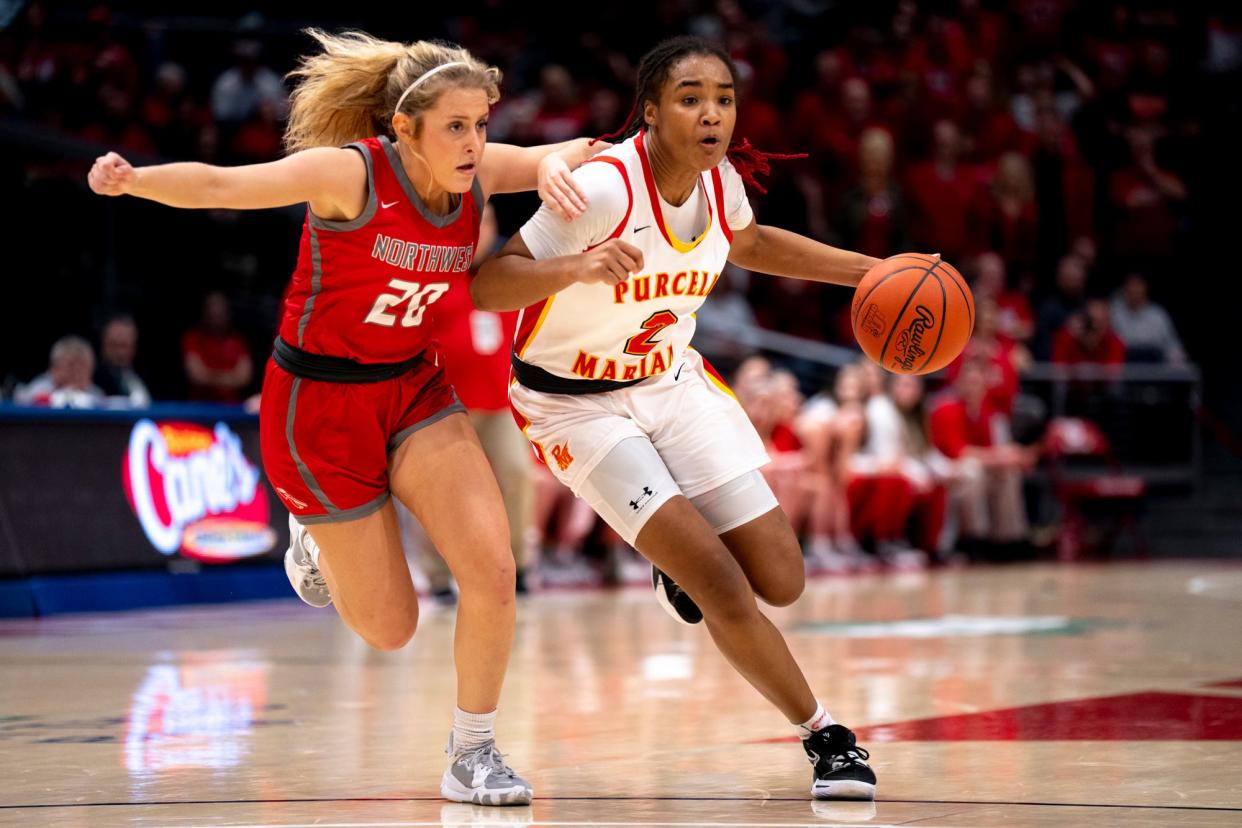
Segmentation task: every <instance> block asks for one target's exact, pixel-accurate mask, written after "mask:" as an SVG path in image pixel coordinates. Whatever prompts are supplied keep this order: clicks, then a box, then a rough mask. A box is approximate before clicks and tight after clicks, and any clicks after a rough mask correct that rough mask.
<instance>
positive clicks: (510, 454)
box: [432, 205, 535, 592]
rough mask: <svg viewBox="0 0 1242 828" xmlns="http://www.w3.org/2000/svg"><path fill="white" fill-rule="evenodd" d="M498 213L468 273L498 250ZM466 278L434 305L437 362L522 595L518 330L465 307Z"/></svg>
mask: <svg viewBox="0 0 1242 828" xmlns="http://www.w3.org/2000/svg"><path fill="white" fill-rule="evenodd" d="M496 238H497V233H496V214H495V211H494V210H493V209H492V207H491V206H490V205H489V206H488V207H487V208H486V209H485V210H484V211H483V219H482V222H481V223H480V225H479V242H478V248H477V249H476V250H475V258H474V263H473V265H474V267H475V268H477V267H478V265H479V264H480V263H481V262H482V261H483V260H484V259H486V258H487V257H488V256H490V255H491V253H492V250H493V248H494V247H495V245H496ZM470 279H471V274H470V273H458V274H453V275H449V276H448V281H449V290H448V292H447V293H446V294H445V295H444V296H443V297H441V299H440V301H438V302H437V303H436V313H435V314H433V316H432V322H433V325H434V326H435V332H436V346H437V351H438V354H439V355H438V357H437V358H438V360H439V362H440V364H441V365H443V366H444V373H445V376H446V377H447V378H448V381H449V383H450V384H451V385H452V386H453V390H454V391H456V392H457V396H458V398H459V399H460V400H461V402H462V404H463V405H464V406H466V411H467V412H468V413H469V415H470V423H471V425H473V426H474V430H475V431H476V432H477V433H478V435H479V442H480V443H482V444H483V453H484V454H486V455H487V459H488V461H489V462H490V463H491V465H492V471H494V472H495V474H496V482H497V483H499V484H500V494H501V497H502V498H503V499H504V504H505V513H506V514H507V515H508V517H509V545H510V546H511V547H512V549H513V559H514V562H515V563H516V564H517V571H518V584H519V591H520V592H525V591H526V577H527V569H528V563H529V562H528V555H527V550H526V533H527V529H528V527H529V526H530V525H531V520H532V511H533V509H534V498H535V483H534V476H533V472H532V468H531V465H532V455H531V450H530V444H529V443H528V442H527V441H526V438H525V437H524V436H523V435H522V432H521V431H519V430H518V427H517V424H516V423H515V422H514V421H513V414H512V412H511V411H510V410H509V354H510V350H511V348H512V345H513V335H514V332H515V330H516V329H517V311H512V312H507V313H493V312H492V311H482V310H478V309H477V308H475V307H474V304H473V303H472V302H471V301H470Z"/></svg>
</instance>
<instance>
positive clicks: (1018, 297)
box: [971, 250, 1035, 345]
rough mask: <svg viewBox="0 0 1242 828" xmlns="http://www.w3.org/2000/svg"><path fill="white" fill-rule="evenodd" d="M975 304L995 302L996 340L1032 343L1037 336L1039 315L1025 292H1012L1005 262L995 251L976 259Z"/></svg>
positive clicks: (989, 251)
mask: <svg viewBox="0 0 1242 828" xmlns="http://www.w3.org/2000/svg"><path fill="white" fill-rule="evenodd" d="M971 287H972V289H973V291H974V294H975V303H976V304H978V303H979V302H982V301H984V300H985V299H991V300H992V301H993V302H995V303H996V337H997V338H998V339H1000V340H1002V341H1004V342H1007V343H1009V344H1011V345H1012V344H1014V343H1022V344H1024V345H1025V344H1026V343H1027V342H1029V341H1030V339H1031V337H1032V336H1033V335H1034V333H1035V312H1034V311H1032V310H1031V302H1030V299H1028V298H1027V295H1026V293H1024V292H1023V291H1021V290H1011V289H1010V287H1009V280H1008V277H1007V276H1006V271H1005V260H1004V259H1002V258H1001V257H1000V254H998V253H996V252H995V251H992V250H988V251H985V252H983V253H980V254H979V256H978V258H976V259H975V280H974V284H973V285H972V286H971Z"/></svg>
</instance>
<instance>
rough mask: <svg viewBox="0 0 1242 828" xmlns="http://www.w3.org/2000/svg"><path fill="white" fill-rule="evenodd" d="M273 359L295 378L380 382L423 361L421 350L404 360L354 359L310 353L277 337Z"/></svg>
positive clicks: (396, 375)
mask: <svg viewBox="0 0 1242 828" xmlns="http://www.w3.org/2000/svg"><path fill="white" fill-rule="evenodd" d="M272 359H273V360H274V361H275V362H276V364H277V365H279V366H280V367H281V368H283V369H284V370H286V371H288V372H289V373H290V374H293V375H294V376H295V377H303V378H305V379H313V380H319V381H321V382H381V381H383V380H388V379H393V378H394V377H399V376H401V375H402V374H404V373H405V372H406V371H409V370H410V369H411V368H413V367H415V366H416V365H418V364H419V363H420V362H422V361H423V355H422V353H421V352H420V353H418V354H415V355H414V356H412V357H410V358H409V359H407V360H405V361H404V362H371V363H364V362H355V361H354V360H352V359H345V358H344V357H334V356H324V355H323V354H312V353H310V352H309V351H303V350H302V349H301V348H299V347H297V346H295V345H290V344H289V343H288V342H285V340H284V339H282V338H280V337H276V344H275V347H274V348H273V350H272Z"/></svg>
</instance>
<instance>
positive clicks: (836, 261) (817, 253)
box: [729, 221, 880, 287]
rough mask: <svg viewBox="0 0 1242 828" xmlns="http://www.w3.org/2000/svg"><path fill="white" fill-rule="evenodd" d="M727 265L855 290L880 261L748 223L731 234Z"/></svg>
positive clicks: (784, 231)
mask: <svg viewBox="0 0 1242 828" xmlns="http://www.w3.org/2000/svg"><path fill="white" fill-rule="evenodd" d="M729 261H730V262H732V263H733V264H735V265H738V266H739V267H744V268H746V269H747V270H753V271H757V272H759V273H770V274H772V275H773V276H789V277H792V278H794V279H806V280H809V281H812V282H831V283H832V284H835V285H845V286H846V287H857V286H858V283H859V281H861V280H862V277H863V276H864V275H865V274H866V272H867V271H868V270H870V269H871V268H872V267H874V266H875V265H876V264H877V263H878V262H879V261H880V260H879V259H876V258H873V257H871V256H865V255H863V254H862V253H854V252H852V251H850V250H841V249H840V248H837V247H829V246H828V245H826V244H821V243H820V242H817V241H815V240H814V239H808V238H807V237H806V236H800V235H798V234H797V233H791V232H789V231H788V230H782V229H781V228H779V227H769V226H767V225H763V224H757V223H755V222H753V221H752V222H751V223H750V225H749V226H747V227H746V229H745V230H738V231H736V232H734V234H733V246H732V247H731V248H730V249H729Z"/></svg>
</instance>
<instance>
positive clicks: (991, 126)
mask: <svg viewBox="0 0 1242 828" xmlns="http://www.w3.org/2000/svg"><path fill="white" fill-rule="evenodd" d="M962 131H963V132H964V133H965V134H966V135H967V136H969V138H968V140H969V143H970V153H969V156H970V158H971V160H973V161H974V162H975V163H977V164H987V163H990V162H992V161H994V160H995V159H996V158H999V157H1000V156H1001V154H1002V153H1006V152H1028V151H1029V150H1030V149H1031V146H1032V145H1033V144H1034V136H1032V135H1031V134H1030V133H1029V132H1026V131H1025V130H1023V129H1022V128H1021V127H1020V126H1018V122H1017V120H1016V119H1015V118H1014V117H1013V113H1012V112H1010V111H1009V109H1008V107H1006V106H1004V105H1003V104H1002V102H1001V101H1000V99H999V98H998V97H997V95H996V89H995V86H994V85H993V82H992V71H991V69H990V68H989V67H988V66H986V65H984V66H983V67H981V68H980V69H978V70H976V71H975V72H974V74H972V75H971V76H970V78H969V79H968V80H967V81H966V109H965V112H964V113H963V114H962Z"/></svg>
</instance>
